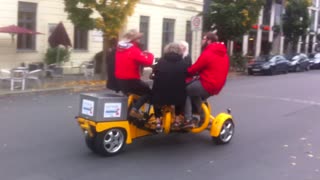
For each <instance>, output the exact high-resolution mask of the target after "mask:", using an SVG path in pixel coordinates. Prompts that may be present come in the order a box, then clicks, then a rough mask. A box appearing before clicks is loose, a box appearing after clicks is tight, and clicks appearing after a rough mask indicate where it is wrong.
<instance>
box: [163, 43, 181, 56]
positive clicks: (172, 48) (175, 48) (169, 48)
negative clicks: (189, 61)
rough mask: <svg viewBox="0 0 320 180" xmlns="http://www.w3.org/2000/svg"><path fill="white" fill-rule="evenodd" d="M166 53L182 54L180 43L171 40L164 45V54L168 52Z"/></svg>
mask: <svg viewBox="0 0 320 180" xmlns="http://www.w3.org/2000/svg"><path fill="white" fill-rule="evenodd" d="M168 53H176V54H179V55H182V54H183V52H182V49H181V47H180V44H179V43H176V42H172V43H169V44H168V45H166V47H165V48H164V54H168Z"/></svg>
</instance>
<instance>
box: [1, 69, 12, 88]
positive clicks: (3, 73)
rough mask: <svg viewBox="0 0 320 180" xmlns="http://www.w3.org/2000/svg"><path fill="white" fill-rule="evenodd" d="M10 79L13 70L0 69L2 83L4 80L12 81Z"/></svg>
mask: <svg viewBox="0 0 320 180" xmlns="http://www.w3.org/2000/svg"><path fill="white" fill-rule="evenodd" d="M10 79H11V72H10V71H9V70H7V69H1V70H0V81H1V85H2V82H3V81H10Z"/></svg>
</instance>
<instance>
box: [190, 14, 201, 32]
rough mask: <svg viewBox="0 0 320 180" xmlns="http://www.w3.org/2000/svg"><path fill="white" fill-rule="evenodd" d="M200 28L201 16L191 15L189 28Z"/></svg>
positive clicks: (194, 29) (195, 29)
mask: <svg viewBox="0 0 320 180" xmlns="http://www.w3.org/2000/svg"><path fill="white" fill-rule="evenodd" d="M201 29H202V17H201V16H193V17H192V18H191V30H192V31H200V30H201Z"/></svg>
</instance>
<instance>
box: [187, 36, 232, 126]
mask: <svg viewBox="0 0 320 180" xmlns="http://www.w3.org/2000/svg"><path fill="white" fill-rule="evenodd" d="M202 50H203V51H202V53H201V55H200V57H199V58H198V59H197V61H196V62H195V63H194V64H193V65H192V66H191V67H189V68H188V74H189V75H193V76H194V75H198V76H199V78H198V79H196V80H194V81H192V82H191V83H190V84H188V86H187V99H186V104H185V114H184V115H185V127H193V126H194V121H193V119H192V102H193V103H194V104H195V107H196V108H197V112H200V109H201V101H202V99H206V98H208V97H210V96H212V95H217V94H219V92H220V91H221V90H222V88H223V87H224V85H225V82H226V79H227V75H228V71H229V57H228V54H227V48H226V46H225V45H224V43H222V42H218V36H217V35H216V34H215V33H212V32H209V33H207V34H206V35H205V36H204V37H203V39H202Z"/></svg>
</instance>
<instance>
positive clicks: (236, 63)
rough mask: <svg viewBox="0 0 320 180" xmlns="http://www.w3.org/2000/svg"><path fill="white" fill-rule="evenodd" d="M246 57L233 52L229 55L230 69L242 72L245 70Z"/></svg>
mask: <svg viewBox="0 0 320 180" xmlns="http://www.w3.org/2000/svg"><path fill="white" fill-rule="evenodd" d="M247 62H248V58H247V57H245V56H243V55H242V54H241V53H235V54H234V55H232V56H231V57H230V67H231V70H234V71H240V72H244V71H245V70H246V66H247Z"/></svg>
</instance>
